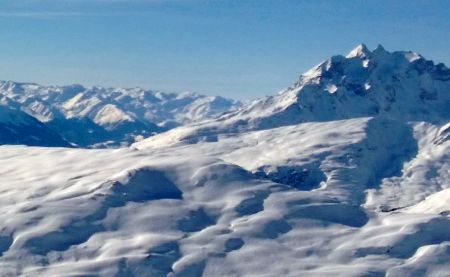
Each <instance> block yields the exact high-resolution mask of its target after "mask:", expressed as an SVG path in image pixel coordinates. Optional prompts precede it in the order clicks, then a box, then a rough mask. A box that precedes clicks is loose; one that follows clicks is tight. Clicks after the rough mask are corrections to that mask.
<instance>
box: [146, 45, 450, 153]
mask: <svg viewBox="0 0 450 277" xmlns="http://www.w3.org/2000/svg"><path fill="white" fill-rule="evenodd" d="M448 107H450V69H448V68H447V67H446V66H445V65H444V64H435V63H434V62H433V61H430V60H426V59H425V58H424V57H422V56H421V55H420V54H417V53H415V52H411V51H394V52H389V51H387V50H385V49H384V48H383V47H382V46H378V47H377V48H376V49H375V50H373V51H370V50H368V49H367V47H366V46H364V45H359V46H358V47H356V48H355V49H354V50H353V51H351V54H349V55H347V56H342V55H336V56H332V57H331V58H329V59H328V60H326V61H324V62H322V63H320V64H319V65H317V66H316V67H314V68H313V69H311V70H309V71H307V72H306V73H304V74H303V75H301V76H300V78H299V80H298V81H297V82H296V83H295V84H294V85H293V86H291V87H289V88H287V89H286V90H284V91H282V92H281V93H279V94H277V95H273V96H269V97H265V98H261V99H258V100H255V101H254V102H252V103H251V104H249V105H246V106H244V107H243V108H242V109H240V110H238V111H236V112H233V113H228V114H226V115H223V116H222V117H221V118H219V119H218V120H212V121H209V122H204V123H199V124H196V125H195V126H192V127H186V128H184V129H183V128H182V129H180V130H173V132H172V131H171V132H169V133H167V134H162V135H161V136H158V137H155V139H154V140H153V139H150V140H149V141H158V144H165V143H164V142H163V141H164V140H165V139H167V141H175V142H176V141H186V142H198V141H205V140H206V141H214V140H216V139H217V136H218V134H229V133H231V134H235V133H239V132H248V131H253V130H263V129H272V128H277V127H281V126H287V125H295V124H299V123H302V122H324V121H335V120H342V119H350V118H361V117H378V116H381V117H384V118H389V119H392V120H396V121H401V122H410V121H426V122H431V123H433V124H434V123H436V124H442V123H444V122H446V121H448V118H449V117H450V110H449V109H448ZM140 144H141V145H142V144H145V141H144V142H140ZM150 144H151V143H150Z"/></svg>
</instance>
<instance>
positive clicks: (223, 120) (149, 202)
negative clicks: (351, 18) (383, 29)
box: [0, 46, 450, 276]
mask: <svg viewBox="0 0 450 277" xmlns="http://www.w3.org/2000/svg"><path fill="white" fill-rule="evenodd" d="M381 57H382V58H381ZM447 75H448V70H447V69H446V68H445V67H444V66H441V65H434V64H433V63H431V62H429V61H426V60H424V59H423V58H422V57H421V56H420V55H418V54H415V53H412V52H394V53H389V52H387V51H385V50H384V49H382V48H381V47H379V48H378V49H376V50H375V51H369V50H368V49H367V48H365V47H364V46H359V47H357V48H356V49H355V50H353V51H352V52H351V53H350V54H349V55H347V57H343V56H337V57H333V58H332V59H331V60H329V61H327V62H325V63H324V64H322V65H320V66H318V67H316V68H315V69H313V70H311V71H310V72H308V73H306V74H305V75H303V76H302V77H301V78H300V81H299V82H298V83H297V84H296V85H295V86H294V87H293V88H290V89H288V90H287V91H286V92H284V93H281V94H279V95H277V96H274V97H269V98H266V99H263V100H259V101H256V102H255V103H253V104H251V105H250V106H247V107H244V108H243V109H241V110H239V111H236V112H232V113H229V114H227V115H224V116H222V117H219V118H217V119H212V120H208V121H205V122H200V123H194V124H191V125H189V126H185V127H180V128H176V129H174V130H172V131H169V132H167V133H164V134H159V135H156V136H154V137H152V138H149V139H147V140H144V141H142V142H140V143H137V144H134V145H133V147H131V148H122V149H115V150H114V149H102V150H87V149H73V148H72V149H69V148H40V147H26V146H0V180H1V184H2V186H1V187H0V275H1V276H448V272H450V251H449V249H450V206H449V203H450V193H449V191H450V140H449V139H448V134H449V131H448V130H449V121H450V116H449V113H448V109H447V107H448V106H445V105H446V104H447V103H448V99H449V98H448V95H449V93H450V90H449V86H448V84H449V83H448V78H447ZM418 76H419V77H418ZM413 79H414V80H416V81H413ZM418 79H420V81H417V80H418ZM368 80H370V81H371V83H369V84H367V85H366V82H367V81H368ZM382 83H386V84H388V85H387V86H386V87H384V86H382V85H381V84H382ZM358 84H359V85H358ZM419 87H422V88H423V89H424V90H420V89H418V88H419ZM392 88H393V89H392ZM372 89H373V90H372ZM325 90H326V91H325ZM394 90H395V93H393V91H394ZM70 98H71V96H70V95H66V98H65V99H70ZM389 99H390V100H389ZM393 100H395V101H393ZM402 101H407V102H404V103H403V102H402ZM307 103H309V104H308V105H310V106H308V105H307ZM110 108H111V107H108V108H106V110H110ZM111 109H113V108H111ZM113 110H114V109H113ZM114 114H115V115H120V112H118V113H115V112H114ZM103 122H107V121H103Z"/></svg>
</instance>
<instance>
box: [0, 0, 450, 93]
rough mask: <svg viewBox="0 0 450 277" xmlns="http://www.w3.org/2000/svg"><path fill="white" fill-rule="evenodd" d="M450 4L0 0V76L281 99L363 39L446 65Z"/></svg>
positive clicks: (449, 59)
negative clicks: (282, 91)
mask: <svg viewBox="0 0 450 277" xmlns="http://www.w3.org/2000/svg"><path fill="white" fill-rule="evenodd" d="M449 18H450V1H446V0H444V1H439V0H434V1H430V0H427V1H425V0H424V1H417V0H416V1H414V0H413V1H411V0H409V1H406V0H405V1H382V0H377V1H375V0H373V1H353V0H348V1H331V0H330V1H320V0H318V1H312V0H311V1H306V0H305V1H301V0H296V1H289V0H284V1H282V0H255V1H250V0H248V1H246V0H240V1H235V0H229V1H225V0H216V1H214V0H211V1H206V0H183V1H181V0H179V1H177V0H167V1H163V0H134V1H133V0H130V1H121V0H0V79H2V80H15V81H29V82H37V83H43V84H70V83H81V84H85V85H93V84H98V85H104V86H125V87H134V86H142V87H145V88H151V89H160V90H164V91H178V92H181V91H197V92H200V93H204V94H212V95H218V94H219V95H223V96H228V97H233V98H239V99H246V98H254V97H258V96H262V95H268V94H274V93H276V92H277V91H279V90H280V89H283V88H285V87H287V86H289V85H291V84H292V83H293V82H295V81H296V79H297V77H298V75H300V74H301V73H302V72H304V71H306V70H307V69H309V68H310V67H312V66H314V65H316V64H317V63H319V62H321V61H322V60H324V59H326V58H328V57H329V56H331V55H333V54H346V53H347V52H348V51H350V50H351V49H352V48H353V47H355V46H356V45H357V44H359V43H361V42H364V43H365V44H367V45H368V47H369V48H374V47H376V45H377V44H378V43H381V44H382V45H383V46H384V47H385V48H386V49H387V50H414V51H417V52H420V53H421V54H423V55H424V56H425V57H427V58H429V59H433V60H435V61H438V62H444V63H445V64H447V65H450V19H449Z"/></svg>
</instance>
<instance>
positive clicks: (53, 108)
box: [0, 81, 241, 148]
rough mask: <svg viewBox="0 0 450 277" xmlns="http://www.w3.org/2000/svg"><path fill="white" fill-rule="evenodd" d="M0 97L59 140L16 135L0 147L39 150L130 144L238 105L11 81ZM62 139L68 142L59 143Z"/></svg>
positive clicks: (148, 92)
mask: <svg viewBox="0 0 450 277" xmlns="http://www.w3.org/2000/svg"><path fill="white" fill-rule="evenodd" d="M0 97H1V99H2V102H0V104H1V105H3V106H7V107H8V108H9V109H15V110H17V112H19V111H22V112H25V113H26V114H28V115H29V116H30V117H34V118H35V119H36V120H35V124H36V125H39V126H40V127H39V128H41V129H42V128H44V129H46V131H45V132H46V133H49V134H50V133H51V134H53V136H59V137H60V138H59V139H58V140H55V138H54V137H41V135H44V133H42V132H41V133H36V134H35V137H36V138H39V139H37V140H36V141H34V142H33V143H31V141H30V140H28V139H22V137H23V135H22V134H19V133H18V134H17V136H16V137H14V135H12V134H10V135H9V137H10V139H9V140H1V141H0V142H1V143H11V142H13V141H14V142H15V143H19V144H31V145H34V144H37V143H38V141H41V144H40V145H43V146H44V145H45V146H49V145H53V146H61V145H67V144H68V143H70V144H71V145H72V146H75V147H94V148H97V147H109V146H113V147H117V146H120V145H122V146H123V145H128V144H130V143H132V142H135V141H136V140H137V139H140V138H143V137H149V136H151V135H153V134H156V133H160V132H163V131H166V130H169V129H171V128H174V127H177V126H180V125H184V124H188V123H193V122H197V121H201V120H205V119H208V118H212V117H215V116H218V115H220V114H222V113H224V112H227V111H229V110H233V109H236V108H238V107H240V106H241V103H240V102H239V101H235V100H230V99H226V98H223V97H220V96H204V95H199V94H196V93H181V94H176V93H164V92H159V91H151V90H144V89H140V88H133V89H124V88H103V87H90V88H86V87H83V86H81V85H70V86H62V87H58V86H41V85H38V84H31V83H17V82H12V81H0ZM2 121H3V122H2V124H3V125H4V126H6V125H8V124H7V122H5V120H4V119H3V120H2ZM29 124H32V123H29ZM11 125H12V126H17V124H16V125H14V124H12V123H11ZM24 128H25V127H24ZM25 129H26V128H25ZM28 129H30V128H29V127H28ZM22 131H25V130H22ZM25 132H27V133H29V132H31V130H29V131H25ZM20 133H22V132H20ZM62 140H65V141H66V142H65V143H63V144H61V143H59V142H58V143H57V141H62ZM46 141H47V142H46Z"/></svg>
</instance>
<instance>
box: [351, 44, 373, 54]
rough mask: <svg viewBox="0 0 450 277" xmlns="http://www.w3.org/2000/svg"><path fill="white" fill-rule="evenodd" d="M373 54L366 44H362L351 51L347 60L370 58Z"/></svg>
mask: <svg viewBox="0 0 450 277" xmlns="http://www.w3.org/2000/svg"><path fill="white" fill-rule="evenodd" d="M371 54H372V52H370V50H369V49H368V48H367V46H366V45H365V44H364V43H361V44H359V45H358V46H356V47H355V48H354V49H353V50H352V51H350V53H348V55H347V56H346V58H356V57H358V58H368V57H369V56H370V55H371Z"/></svg>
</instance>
